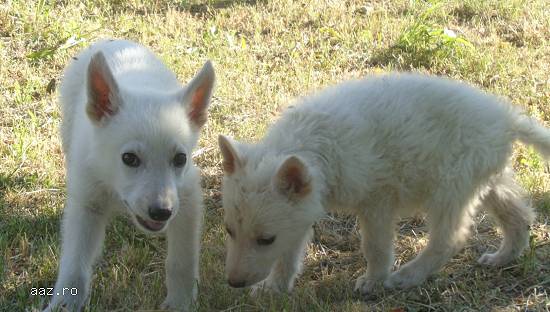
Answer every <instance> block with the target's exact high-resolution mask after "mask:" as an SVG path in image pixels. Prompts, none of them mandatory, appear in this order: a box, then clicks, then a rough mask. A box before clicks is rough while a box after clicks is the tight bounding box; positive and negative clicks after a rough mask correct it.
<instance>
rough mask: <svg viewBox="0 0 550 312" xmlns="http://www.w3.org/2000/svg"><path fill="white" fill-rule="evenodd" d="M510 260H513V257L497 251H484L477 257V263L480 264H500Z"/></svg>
mask: <svg viewBox="0 0 550 312" xmlns="http://www.w3.org/2000/svg"><path fill="white" fill-rule="evenodd" d="M512 260H513V257H507V256H503V255H502V254H501V253H498V252H495V253H490V252H486V253H484V254H483V255H482V256H481V257H479V259H478V260H477V263H479V264H482V265H490V266H502V265H505V264H506V263H508V262H510V261H512Z"/></svg>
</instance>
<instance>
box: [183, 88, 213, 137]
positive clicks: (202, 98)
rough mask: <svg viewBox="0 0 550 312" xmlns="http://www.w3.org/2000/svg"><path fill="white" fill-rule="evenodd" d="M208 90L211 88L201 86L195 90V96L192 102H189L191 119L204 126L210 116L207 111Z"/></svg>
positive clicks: (198, 125) (199, 125)
mask: <svg viewBox="0 0 550 312" xmlns="http://www.w3.org/2000/svg"><path fill="white" fill-rule="evenodd" d="M208 91H209V89H208V88H207V87H206V86H200V87H198V88H197V90H195V92H194V94H193V96H192V97H191V103H189V104H190V105H189V107H190V110H189V113H188V116H189V119H190V120H191V122H193V123H194V124H195V125H196V126H197V127H202V126H203V125H204V124H205V123H206V120H207V118H208V113H207V111H206V106H207V105H208V101H209V98H208Z"/></svg>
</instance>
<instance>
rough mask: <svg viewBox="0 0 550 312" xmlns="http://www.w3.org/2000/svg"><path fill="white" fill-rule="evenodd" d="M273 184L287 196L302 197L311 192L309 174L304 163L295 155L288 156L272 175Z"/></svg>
mask: <svg viewBox="0 0 550 312" xmlns="http://www.w3.org/2000/svg"><path fill="white" fill-rule="evenodd" d="M273 185H274V187H275V189H276V190H277V191H279V192H280V193H281V194H283V195H286V196H288V197H289V198H295V199H300V198H304V197H305V196H307V195H308V194H309V193H310V192H311V176H310V175H309V170H308V168H307V167H306V164H305V163H304V162H303V161H302V160H301V159H300V158H298V157H297V156H290V157H288V158H287V159H286V160H285V161H284V162H283V164H282V165H281V166H280V167H279V169H278V170H277V173H276V174H275V176H274V177H273Z"/></svg>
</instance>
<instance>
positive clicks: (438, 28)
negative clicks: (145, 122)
mask: <svg viewBox="0 0 550 312" xmlns="http://www.w3.org/2000/svg"><path fill="white" fill-rule="evenodd" d="M104 37H120V38H128V39H132V40H136V41H139V42H141V43H143V44H145V45H147V46H149V47H151V49H152V50H154V51H155V52H156V53H158V54H159V55H160V56H161V57H162V59H163V60H164V61H165V62H166V63H167V64H168V66H169V67H170V68H172V69H173V70H174V71H175V72H176V73H177V75H178V77H180V79H181V80H182V81H186V80H188V79H189V78H190V77H191V76H192V75H193V74H194V72H195V71H196V70H197V69H198V68H199V67H200V65H201V64H202V63H203V62H204V61H205V60H206V59H211V60H213V61H214V63H215V67H216V71H217V75H218V84H217V88H216V90H215V94H214V99H213V103H212V107H211V110H210V112H211V114H210V119H209V122H208V124H207V126H206V128H205V129H204V131H203V133H202V137H201V140H200V148H206V149H205V152H204V153H203V154H201V155H200V156H198V157H197V158H196V159H195V161H196V163H197V164H198V166H199V167H200V168H201V171H202V174H203V189H204V198H205V203H206V219H205V223H206V224H205V230H204V233H203V239H202V242H203V249H202V255H201V261H202V262H201V278H202V283H201V286H200V297H199V302H198V308H199V310H200V311H365V310H368V311H480V310H483V311H548V310H549V309H550V294H549V292H550V291H549V289H550V260H549V259H550V236H549V230H550V228H549V225H548V224H549V220H550V195H549V194H550V192H549V191H550V177H549V171H548V167H547V165H546V162H544V161H543V160H542V159H541V158H540V157H539V156H538V155H537V154H535V153H534V152H533V151H532V150H531V149H529V148H526V147H524V146H519V145H518V146H517V148H516V150H515V153H514V156H513V164H514V167H515V169H516V171H517V172H518V176H519V180H520V181H521V183H522V184H523V185H524V186H525V188H526V189H527V190H528V192H529V194H530V195H531V196H532V198H533V202H534V205H535V206H536V209H537V212H538V219H537V222H536V223H535V225H533V227H532V237H531V246H530V248H529V250H528V251H527V252H526V253H525V255H524V256H523V257H522V258H521V259H519V260H518V261H517V262H515V263H513V264H511V265H510V266H508V267H505V268H483V267H480V266H478V265H476V262H475V260H476V259H477V257H478V256H480V255H481V253H482V252H484V250H485V249H486V248H495V247H496V246H498V242H499V235H498V233H497V231H496V230H495V228H494V227H493V226H492V225H491V222H490V221H489V220H488V219H487V218H486V217H485V216H484V215H480V216H479V217H478V222H477V223H476V227H475V228H474V234H473V235H472V238H471V239H470V240H469V242H468V244H467V246H466V247H465V248H464V250H463V251H462V252H460V253H459V254H458V255H457V256H456V257H454V258H453V260H452V261H450V262H449V263H448V264H447V265H446V266H445V268H444V269H443V270H442V271H441V272H439V273H438V274H436V275H435V276H434V277H433V278H431V279H430V280H429V281H427V282H426V283H424V284H422V285H421V286H419V287H416V288H413V289H409V290H403V291H388V290H382V291H381V292H380V293H379V294H378V295H377V296H375V297H372V298H359V297H358V296H357V295H356V294H354V293H353V291H352V287H353V280H354V279H355V278H357V277H358V276H359V275H361V274H362V273H363V271H364V269H365V264H364V263H365V262H364V260H363V258H362V256H361V253H360V251H359V238H358V233H357V226H356V224H355V220H354V219H353V218H346V217H331V218H329V219H327V220H325V221H323V222H321V223H319V224H318V225H316V235H315V239H314V242H313V243H312V244H311V245H310V246H309V250H308V255H307V258H306V261H305V271H304V273H303V274H302V276H301V277H300V278H299V280H298V283H297V286H296V289H295V291H294V292H293V293H292V295H281V296H273V297H271V296H264V297H261V298H259V299H254V298H251V297H249V295H248V294H247V292H246V291H238V290H234V289H230V288H229V287H228V286H227V284H226V283H225V281H224V277H223V262H224V244H223V242H224V239H225V236H224V233H223V229H222V227H221V219H222V210H221V202H220V198H221V194H220V180H221V170H220V155H219V153H218V151H217V148H216V143H215V142H216V137H217V135H218V134H219V133H225V134H230V135H233V136H235V137H237V138H243V139H247V140H255V139H258V138H260V137H261V136H262V135H263V134H264V133H265V130H266V127H267V125H269V124H270V123H271V122H272V121H274V120H275V119H276V117H277V115H278V113H279V112H280V110H281V109H282V108H284V107H285V106H286V105H288V104H289V103H291V99H292V98H294V97H296V96H301V95H304V94H307V93H310V92H313V91H314V90H318V89H320V88H321V87H323V86H326V85H329V84H332V83H335V82H338V81H342V80H345V79H349V78H355V77H361V76H364V75H366V74H370V73H378V72H386V71H390V70H412V71H421V72H426V73H433V74H442V75H446V76H449V77H453V78H456V79H461V80H464V81H467V82H469V83H471V84H473V85H477V86H479V87H481V88H483V89H484V90H487V91H490V92H494V93H496V94H498V95H501V96H503V97H508V98H510V99H511V100H512V101H513V102H514V103H515V104H516V105H520V106H523V107H524V108H525V109H526V110H527V111H528V112H529V113H530V114H531V115H534V116H535V117H536V118H538V119H539V120H541V121H542V122H546V123H547V122H548V121H550V106H549V105H548V104H549V103H550V88H549V85H550V81H549V80H548V72H550V6H549V5H548V3H547V1H544V0H527V1H522V0H512V1H497V0H483V1H478V0H466V1H404V0H391V1H379V0H373V1H369V2H364V1H359V0H347V1H326V0H311V1H305V0H300V1H290V0H282V1H246V0H243V1H214V0H211V1H203V2H199V1H191V2H185V1H176V0H167V1H161V0H154V1H153V0H144V1H140V0H131V1H105V0H84V1H43V0H41V1H36V2H33V1H30V2H29V1H20V0H8V1H4V2H3V3H2V4H0V94H1V96H0V140H1V143H0V253H1V256H0V311H31V310H32V309H33V308H39V307H40V306H41V305H42V304H43V303H44V302H45V300H47V298H44V297H39V296H31V295H30V293H31V288H32V287H46V286H51V285H53V283H54V281H55V278H56V273H57V265H58V260H59V239H60V237H59V220H60V217H61V213H62V207H63V202H64V199H65V182H64V169H63V157H62V154H61V151H60V144H59V143H60V142H59V136H58V132H57V131H58V130H57V129H58V125H59V122H60V114H59V109H58V107H57V103H56V90H55V86H57V85H59V81H60V74H61V72H62V70H63V68H64V66H65V65H66V64H67V62H68V61H69V60H70V57H71V56H73V55H74V54H76V53H77V52H78V50H80V49H82V48H83V47H85V46H87V45H88V44H89V43H90V42H92V41H94V40H96V39H99V38H104ZM107 237H108V238H107V241H106V243H105V249H104V254H103V257H102V259H101V260H100V262H99V263H98V264H97V268H96V270H95V272H96V273H95V275H94V280H93V289H92V297H91V300H90V305H89V307H88V311H105V310H115V311H135V310H151V309H155V308H156V307H158V305H159V303H160V302H161V301H162V300H163V297H164V295H165V289H164V286H163V280H164V276H163V275H164V272H163V259H164V255H165V247H164V240H163V239H162V238H149V237H146V236H145V235H143V234H142V233H140V232H138V231H137V230H136V229H135V228H134V227H133V226H132V225H130V224H129V223H128V221H126V220H125V219H124V218H118V219H116V220H115V222H113V223H112V224H111V226H110V227H109V230H108V236H107ZM425 242H426V234H425V229H424V224H423V221H422V219H410V220H405V221H403V222H402V223H400V227H399V233H398V237H397V240H396V250H397V253H396V254H397V258H396V265H399V264H402V263H404V262H405V261H407V260H409V259H411V258H412V257H413V256H414V255H415V254H416V253H417V252H418V251H419V250H420V249H421V247H422V246H423V245H424V244H425Z"/></svg>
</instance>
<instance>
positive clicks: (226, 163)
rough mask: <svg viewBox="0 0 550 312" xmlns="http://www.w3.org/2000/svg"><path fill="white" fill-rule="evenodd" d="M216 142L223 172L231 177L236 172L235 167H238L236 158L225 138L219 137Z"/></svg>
mask: <svg viewBox="0 0 550 312" xmlns="http://www.w3.org/2000/svg"><path fill="white" fill-rule="evenodd" d="M218 142H219V145H220V150H221V152H222V156H223V159H222V166H223V171H224V172H225V174H227V175H232V174H233V173H234V172H235V171H236V170H237V167H238V166H239V165H238V163H239V159H238V156H237V155H236V153H235V150H233V147H231V144H230V143H229V141H228V140H227V139H226V138H225V137H223V136H220V137H219V138H218Z"/></svg>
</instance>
